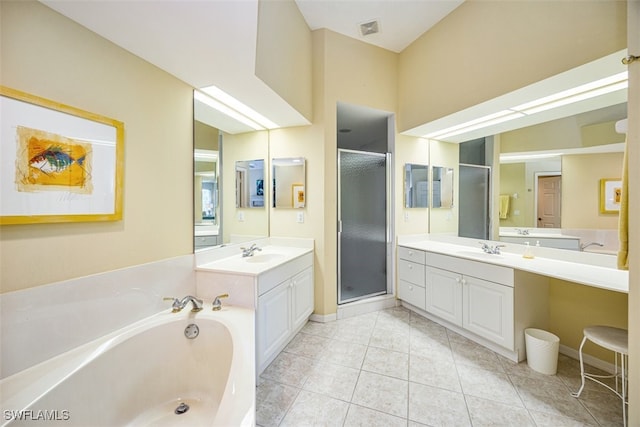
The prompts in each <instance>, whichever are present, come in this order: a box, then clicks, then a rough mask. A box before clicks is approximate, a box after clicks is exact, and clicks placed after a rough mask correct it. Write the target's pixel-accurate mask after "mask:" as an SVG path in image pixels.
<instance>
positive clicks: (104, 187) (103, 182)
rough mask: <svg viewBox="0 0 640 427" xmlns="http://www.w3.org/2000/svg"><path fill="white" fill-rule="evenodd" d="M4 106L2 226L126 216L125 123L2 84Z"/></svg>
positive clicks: (0, 132)
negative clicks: (124, 204) (123, 199)
mask: <svg viewBox="0 0 640 427" xmlns="http://www.w3.org/2000/svg"><path fill="white" fill-rule="evenodd" d="M0 110H1V111H2V122H0V149H1V150H2V160H1V163H0V224H29V223H55V222H82V221H117V220H120V219H122V185H123V183H122V174H123V168H124V166H123V159H124V124H123V123H122V122H119V121H117V120H114V119H110V118H108V117H104V116H100V115H98V114H94V113H90V112H87V111H84V110H80V109H78V108H75V107H70V106H68V105H64V104H60V103H58V102H55V101H51V100H48V99H45V98H41V97H38V96H35V95H31V94H28V93H25V92H21V91H18V90H15V89H11V88H7V87H4V86H0Z"/></svg>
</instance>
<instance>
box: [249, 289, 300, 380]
mask: <svg viewBox="0 0 640 427" xmlns="http://www.w3.org/2000/svg"><path fill="white" fill-rule="evenodd" d="M290 285H291V281H290V280H287V281H285V282H283V283H281V284H279V285H278V286H276V287H275V288H273V289H271V290H270V291H269V292H267V293H265V294H264V295H261V296H260V298H259V299H258V318H257V326H256V328H257V333H258V336H257V341H258V343H257V353H258V354H257V358H258V369H260V370H261V369H262V368H263V366H262V365H263V364H264V363H265V362H266V361H268V360H269V358H270V356H272V355H273V354H274V353H275V352H277V351H278V350H279V349H280V347H281V346H282V345H283V344H284V343H286V341H287V340H288V339H289V334H290V333H291V308H290V307H291V302H290V299H291V290H290Z"/></svg>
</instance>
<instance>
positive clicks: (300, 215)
mask: <svg viewBox="0 0 640 427" xmlns="http://www.w3.org/2000/svg"><path fill="white" fill-rule="evenodd" d="M296 221H297V222H299V223H301V224H302V223H303V222H304V212H298V213H297V215H296Z"/></svg>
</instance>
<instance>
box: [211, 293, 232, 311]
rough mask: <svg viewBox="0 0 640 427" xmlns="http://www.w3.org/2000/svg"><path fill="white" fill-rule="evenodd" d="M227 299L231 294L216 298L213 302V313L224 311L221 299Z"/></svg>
mask: <svg viewBox="0 0 640 427" xmlns="http://www.w3.org/2000/svg"><path fill="white" fill-rule="evenodd" d="M227 297H229V294H222V295H218V296H217V297H215V299H214V300H213V307H212V308H211V309H212V310H213V311H218V310H222V301H220V298H227Z"/></svg>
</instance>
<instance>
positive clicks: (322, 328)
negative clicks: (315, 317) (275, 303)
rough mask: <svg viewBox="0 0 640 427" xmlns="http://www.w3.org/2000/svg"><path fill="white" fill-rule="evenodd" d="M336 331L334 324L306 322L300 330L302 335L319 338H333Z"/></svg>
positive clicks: (336, 327) (336, 326)
mask: <svg viewBox="0 0 640 427" xmlns="http://www.w3.org/2000/svg"><path fill="white" fill-rule="evenodd" d="M337 330H338V325H337V324H336V322H324V323H323V322H312V321H309V322H307V323H306V324H305V325H304V327H303V328H302V331H301V332H303V333H305V334H310V335H317V336H319V337H326V338H333V336H334V335H335V334H336V331H337Z"/></svg>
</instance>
